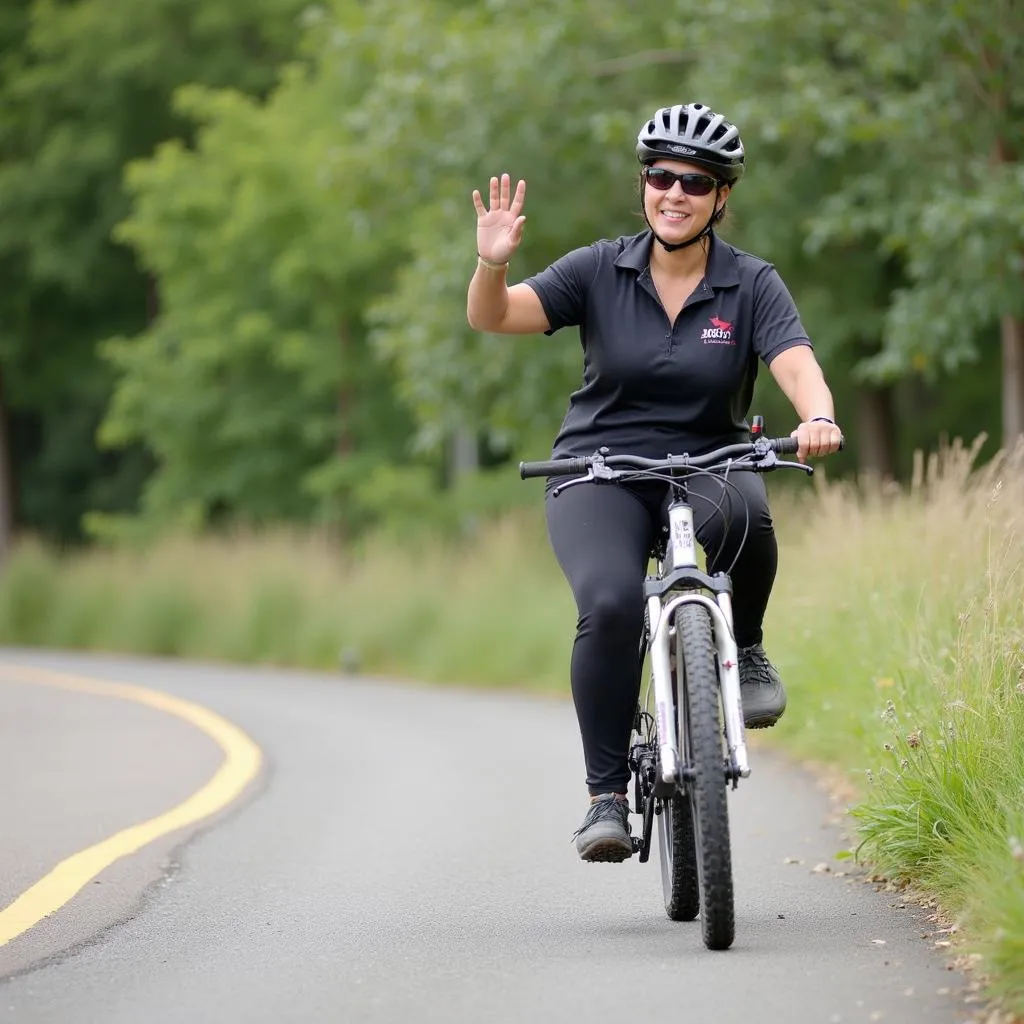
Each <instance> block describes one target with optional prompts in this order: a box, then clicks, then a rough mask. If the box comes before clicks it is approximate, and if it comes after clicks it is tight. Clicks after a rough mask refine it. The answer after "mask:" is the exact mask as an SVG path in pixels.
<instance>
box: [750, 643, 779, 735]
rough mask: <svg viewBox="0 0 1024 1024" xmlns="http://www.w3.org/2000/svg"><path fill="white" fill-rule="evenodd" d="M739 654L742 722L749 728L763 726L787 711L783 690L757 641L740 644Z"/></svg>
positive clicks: (763, 727) (762, 727)
mask: <svg viewBox="0 0 1024 1024" xmlns="http://www.w3.org/2000/svg"><path fill="white" fill-rule="evenodd" d="M739 654H740V699H741V700H742V702H743V724H744V725H745V726H746V727H747V728H748V729H766V728H768V726H770V725H774V724H775V723H776V722H777V721H778V720H779V719H780V718H781V717H782V713H783V712H784V711H785V710H786V691H785V689H784V688H783V685H782V680H781V679H780V678H779V673H778V672H776V671H775V667H774V666H773V665H772V663H771V662H770V661H769V660H768V655H767V654H765V653H764V648H763V647H762V646H761V645H760V644H753V645H752V646H750V647H741V648H740V650H739Z"/></svg>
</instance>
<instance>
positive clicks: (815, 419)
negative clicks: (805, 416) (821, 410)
mask: <svg viewBox="0 0 1024 1024" xmlns="http://www.w3.org/2000/svg"><path fill="white" fill-rule="evenodd" d="M807 422H808V423H831V424H832V426H833V427H835V426H838V424H837V423H836V421H835V420H833V419H829V417H828V416H812V417H811V418H810V419H809V420H808V421H807Z"/></svg>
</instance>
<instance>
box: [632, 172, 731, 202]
mask: <svg viewBox="0 0 1024 1024" xmlns="http://www.w3.org/2000/svg"><path fill="white" fill-rule="evenodd" d="M644 178H646V180H647V184H648V185H650V186H651V188H656V189H657V190H658V191H659V192H667V191H668V190H669V189H670V188H671V187H672V186H673V185H674V184H675V183H676V182H677V181H678V182H679V185H680V187H681V188H682V190H683V192H684V193H685V194H686V195H688V196H706V195H708V194H709V193H710V192H711V191H713V190H714V189H715V188H716V187H717V186H718V179H717V178H712V177H711V175H710V174H694V173H693V172H688V173H686V174H676V173H675V171H669V170H666V169H665V168H664V167H645V168H644Z"/></svg>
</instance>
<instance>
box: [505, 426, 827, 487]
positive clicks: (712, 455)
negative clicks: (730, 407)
mask: <svg viewBox="0 0 1024 1024" xmlns="http://www.w3.org/2000/svg"><path fill="white" fill-rule="evenodd" d="M798 449H799V443H798V442H797V439H796V438H795V437H759V438H758V439H757V440H755V441H742V442H739V443H737V444H729V445H725V446H724V447H722V448H716V449H715V450H714V451H711V452H707V453H706V454H705V455H694V456H690V455H669V456H668V458H665V459H645V458H642V457H641V456H639V455H605V454H604V452H606V451H607V449H605V448H603V449H601V451H600V452H598V453H597V454H595V455H579V456H574V457H573V458H569V459H547V460H545V461H543V462H520V463H519V475H520V477H521V478H522V479H523V480H527V479H529V478H530V477H538V476H578V475H579V474H580V473H587V472H591V471H593V469H594V467H595V466H597V467H599V471H600V470H603V472H601V473H600V475H601V476H603V477H604V478H605V479H608V478H614V477H615V476H617V475H618V474H617V473H615V470H617V469H619V470H622V469H624V470H630V469H636V470H641V471H642V470H648V471H650V470H676V471H680V470H681V471H682V473H681V474H680V475H684V474H685V472H686V470H687V469H705V468H707V467H708V466H711V465H715V464H717V463H725V462H729V460H734V459H741V458H746V457H748V456H751V455H753V456H755V458H756V459H757V460H758V461H752V462H746V463H738V464H736V463H731V468H733V469H747V470H752V471H757V470H761V471H764V470H767V469H774V468H777V467H779V466H792V467H793V468H795V469H797V468H798V469H802V470H804V471H806V472H808V473H810V472H813V470H812V469H811V467H810V466H804V465H802V464H800V463H798V462H793V463H785V462H779V461H778V460H777V459H775V458H774V456H775V455H793V454H795V453H796V452H797V450H798ZM596 475H598V474H597V473H595V476H596Z"/></svg>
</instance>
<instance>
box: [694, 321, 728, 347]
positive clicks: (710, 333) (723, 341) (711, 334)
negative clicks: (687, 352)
mask: <svg viewBox="0 0 1024 1024" xmlns="http://www.w3.org/2000/svg"><path fill="white" fill-rule="evenodd" d="M700 340H701V341H702V342H704V344H705V345H735V344H736V342H735V341H733V340H732V323H731V322H730V321H728V320H720V319H719V318H718V317H717V316H713V317H711V326H710V327H705V328H704V330H703V331H702V332H701V336H700Z"/></svg>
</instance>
